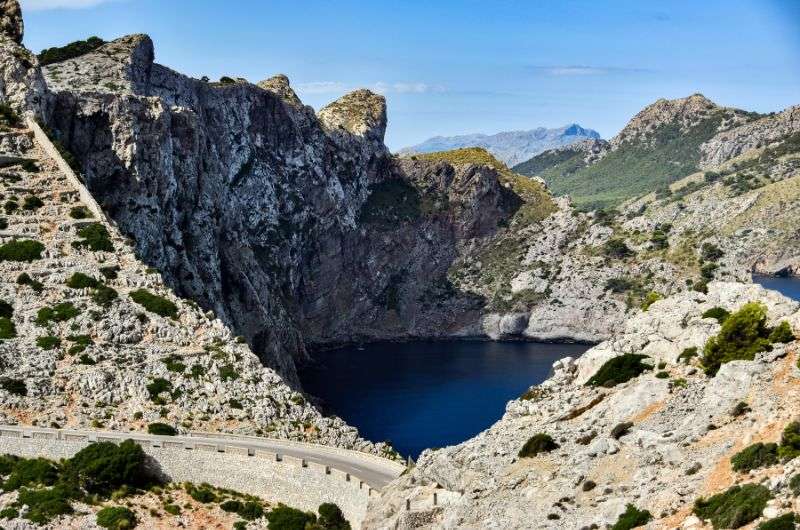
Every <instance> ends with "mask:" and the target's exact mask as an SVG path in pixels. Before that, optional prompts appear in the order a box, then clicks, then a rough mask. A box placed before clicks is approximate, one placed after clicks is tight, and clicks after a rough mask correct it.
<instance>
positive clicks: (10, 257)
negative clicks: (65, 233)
mask: <svg viewBox="0 0 800 530" xmlns="http://www.w3.org/2000/svg"><path fill="white" fill-rule="evenodd" d="M42 252H44V245H42V244H41V243H39V242H38V241H33V240H31V239H20V240H17V241H11V242H9V243H6V244H5V245H0V261H34V260H37V259H42Z"/></svg>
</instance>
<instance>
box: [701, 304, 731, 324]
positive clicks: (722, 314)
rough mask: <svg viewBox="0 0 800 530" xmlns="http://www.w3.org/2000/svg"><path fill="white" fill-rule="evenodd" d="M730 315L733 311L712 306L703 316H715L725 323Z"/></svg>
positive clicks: (718, 320)
mask: <svg viewBox="0 0 800 530" xmlns="http://www.w3.org/2000/svg"><path fill="white" fill-rule="evenodd" d="M730 315H731V312H730V311H728V310H727V309H725V308H723V307H712V308H711V309H709V310H708V311H706V312H705V313H703V318H713V319H715V320H716V321H717V322H719V323H720V324H724V323H725V321H726V320H727V319H728V317H729V316H730Z"/></svg>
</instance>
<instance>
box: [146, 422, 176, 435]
mask: <svg viewBox="0 0 800 530" xmlns="http://www.w3.org/2000/svg"><path fill="white" fill-rule="evenodd" d="M147 432H148V433H149V434H157V435H159V436H175V435H176V434H178V431H177V430H175V427H173V426H172V425H167V424H166V423H151V424H150V425H148V426H147Z"/></svg>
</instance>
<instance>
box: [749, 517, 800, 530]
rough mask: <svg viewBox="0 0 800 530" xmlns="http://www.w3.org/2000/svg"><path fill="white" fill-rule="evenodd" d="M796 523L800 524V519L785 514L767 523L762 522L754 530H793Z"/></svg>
mask: <svg viewBox="0 0 800 530" xmlns="http://www.w3.org/2000/svg"><path fill="white" fill-rule="evenodd" d="M796 522H800V518H798V517H797V515H795V514H794V513H785V514H783V515H780V516H778V517H775V518H774V519H770V520H769V521H764V522H763V523H761V524H760V525H758V527H756V530H795V528H797V527H796V526H795V523H796Z"/></svg>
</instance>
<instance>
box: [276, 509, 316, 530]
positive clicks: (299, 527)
mask: <svg viewBox="0 0 800 530" xmlns="http://www.w3.org/2000/svg"><path fill="white" fill-rule="evenodd" d="M316 520H317V516H316V515H314V514H313V513H309V512H303V511H300V510H298V509H296V508H290V507H288V506H283V505H278V506H277V507H275V508H273V509H272V511H270V512H269V513H268V514H267V521H268V522H269V530H305V528H306V525H309V526H310V525H312V524H314V523H315V522H316Z"/></svg>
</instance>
